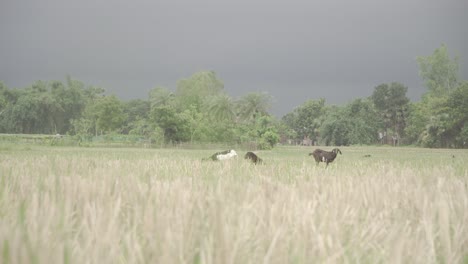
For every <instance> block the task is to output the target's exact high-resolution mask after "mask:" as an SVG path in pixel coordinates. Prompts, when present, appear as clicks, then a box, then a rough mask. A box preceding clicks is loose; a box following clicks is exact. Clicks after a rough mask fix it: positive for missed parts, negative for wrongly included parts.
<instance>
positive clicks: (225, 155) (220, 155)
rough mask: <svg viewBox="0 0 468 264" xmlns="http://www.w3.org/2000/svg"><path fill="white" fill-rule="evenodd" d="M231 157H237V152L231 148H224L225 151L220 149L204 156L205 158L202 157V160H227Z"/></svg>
mask: <svg viewBox="0 0 468 264" xmlns="http://www.w3.org/2000/svg"><path fill="white" fill-rule="evenodd" d="M233 157H237V152H236V151H235V150H233V149H231V150H225V151H221V152H216V153H215V154H213V155H211V156H210V157H209V158H206V159H203V160H210V159H211V160H214V161H218V160H228V159H231V158H233Z"/></svg>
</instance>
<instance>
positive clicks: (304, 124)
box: [0, 45, 468, 149]
mask: <svg viewBox="0 0 468 264" xmlns="http://www.w3.org/2000/svg"><path fill="white" fill-rule="evenodd" d="M447 54H448V51H447V47H446V46H445V45H442V47H440V48H438V49H436V50H435V51H434V53H433V54H432V55H430V56H427V57H418V63H419V65H420V75H421V77H422V78H423V79H424V81H425V83H426V86H427V87H428V92H427V93H425V94H424V95H423V97H422V99H421V101H420V102H416V103H411V102H409V99H408V98H407V96H406V93H407V90H408V88H407V87H406V86H404V85H403V84H400V83H397V82H393V83H388V84H386V83H384V84H380V85H378V86H376V87H375V89H374V91H373V93H372V95H371V96H370V97H368V98H360V99H356V100H354V101H352V102H350V103H348V104H345V105H342V106H330V105H326V103H325V100H324V99H310V100H307V101H305V102H304V103H303V104H301V105H299V106H298V107H297V108H295V109H294V110H293V111H292V112H290V113H287V114H286V115H284V116H283V117H282V118H281V121H280V122H278V121H277V120H276V119H275V117H273V116H272V115H271V114H270V113H269V110H270V107H271V105H272V101H273V99H272V97H271V96H270V95H269V94H267V93H261V92H251V93H247V94H245V95H243V96H240V97H239V98H238V99H234V98H232V97H231V96H229V95H228V94H227V93H226V92H225V91H224V84H223V82H222V81H221V80H220V79H218V77H217V76H216V73H215V72H213V71H201V72H197V73H195V74H193V75H192V76H189V77H188V78H186V79H181V80H180V81H178V82H177V87H176V90H175V92H173V91H171V90H169V89H167V88H164V87H156V88H154V89H152V90H150V92H149V94H148V98H146V99H136V100H129V101H122V100H120V99H119V98H117V97H116V96H114V95H107V94H105V91H104V89H102V88H100V87H96V86H88V85H85V84H84V83H83V82H81V81H78V80H74V79H72V78H71V77H70V76H67V77H66V80H65V82H61V81H47V82H46V81H37V82H34V83H33V84H32V85H30V86H28V87H26V88H24V89H9V88H8V87H6V85H5V84H4V83H3V82H1V81H0V133H25V134H47V135H55V134H62V135H63V134H69V135H74V136H76V137H77V138H81V139H86V138H92V136H94V137H97V136H100V137H105V136H106V135H109V134H111V135H116V134H119V135H129V136H131V137H133V138H140V139H142V140H144V141H145V142H148V141H150V142H153V143H156V144H157V145H162V144H171V143H183V142H190V143H197V142H201V143H204V142H206V143H228V144H241V145H243V146H248V147H249V148H256V149H271V148H273V147H274V146H275V145H276V144H277V143H278V142H280V140H281V141H282V143H283V142H287V141H288V142H296V143H297V142H301V141H302V140H304V139H308V140H310V141H312V142H313V143H314V144H315V143H321V144H326V145H355V144H374V143H376V140H377V135H378V132H381V131H382V130H383V131H385V132H387V131H388V132H394V133H397V134H398V135H399V136H400V137H404V139H405V141H404V142H406V143H409V144H419V145H421V146H426V147H456V148H466V147H468V146H467V144H466V142H467V140H468V128H467V127H468V125H467V120H468V117H467V116H468V111H467V109H468V103H467V102H468V98H467V97H468V85H467V83H466V82H463V81H460V80H459V78H458V76H457V71H458V59H457V58H455V59H453V60H451V59H450V58H449V56H448V55H447ZM112 137H114V136H112Z"/></svg>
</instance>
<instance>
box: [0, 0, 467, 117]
mask: <svg viewBox="0 0 468 264" xmlns="http://www.w3.org/2000/svg"><path fill="white" fill-rule="evenodd" d="M467 14H468V1H466V0H444V1H443V0H439V1H434V0H414V1H412V0H391V1H379V0H363V1H353V0H347V1H345V0H343V1H334V0H319V1H306V0H303V1H301V0H289V1H277V0H226V1H222V0H221V1H216V0H201V1H197V0H175V1H174V0H172V1H171V0H165V1H158V0H154V1H150V0H146V1H145V0H131V1H130V0H80V1H63V0H2V1H1V2H0V80H2V81H3V82H4V83H5V84H6V85H7V86H8V87H10V88H21V87H25V86H27V85H30V84H31V83H32V82H33V81H35V80H65V76H66V75H67V74H69V75H71V76H72V77H73V78H75V79H78V80H81V81H83V82H85V83H86V84H88V85H98V86H101V87H103V88H105V89H106V91H107V92H108V93H110V94H115V95H117V96H118V97H120V98H121V99H134V98H147V97H148V92H149V90H150V89H152V88H154V87H156V86H163V87H167V88H169V89H171V90H175V87H176V82H177V80H180V79H182V78H187V77H189V76H190V75H192V74H193V73H195V72H198V71H201V70H213V71H215V72H216V73H217V76H218V78H219V79H221V80H222V81H223V82H224V86H225V90H226V91H227V93H228V94H229V95H231V96H232V97H234V98H239V97H240V96H242V95H245V94H247V93H248V92H258V91H261V92H268V93H269V94H270V95H272V96H273V97H274V100H275V103H274V105H273V108H272V113H274V114H275V115H277V116H279V117H281V116H282V115H284V114H286V113H288V112H290V111H292V110H293V109H294V108H295V107H297V106H299V105H300V104H302V103H303V102H304V101H306V100H308V99H318V98H325V99H326V101H327V103H329V104H344V103H348V102H350V101H351V100H353V99H355V98H360V97H367V96H369V95H371V94H372V91H373V89H374V87H375V86H377V85H379V84H381V83H387V82H393V81H396V82H400V83H402V84H404V85H406V86H408V96H409V97H410V98H411V99H412V100H413V101H417V100H419V98H420V96H421V94H422V93H424V92H425V90H426V89H425V88H424V86H423V82H422V81H421V79H420V77H419V75H418V70H419V69H418V65H417V63H416V57H417V56H427V55H431V54H432V52H433V51H434V50H435V49H436V48H438V47H440V46H441V44H442V43H445V44H446V45H447V47H448V50H449V53H450V56H451V57H452V58H453V57H454V56H459V57H460V77H461V78H462V79H468V15H467Z"/></svg>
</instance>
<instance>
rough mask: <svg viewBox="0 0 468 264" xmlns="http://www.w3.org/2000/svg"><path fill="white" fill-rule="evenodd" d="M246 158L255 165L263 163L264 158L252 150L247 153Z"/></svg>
mask: <svg viewBox="0 0 468 264" xmlns="http://www.w3.org/2000/svg"><path fill="white" fill-rule="evenodd" d="M244 159H249V160H250V161H252V163H253V164H255V165H257V164H262V163H263V160H262V159H261V158H259V157H258V156H257V155H255V153H253V152H251V151H249V152H247V153H245V156H244Z"/></svg>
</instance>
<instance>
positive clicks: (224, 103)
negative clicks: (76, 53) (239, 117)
mask: <svg viewBox="0 0 468 264" xmlns="http://www.w3.org/2000/svg"><path fill="white" fill-rule="evenodd" d="M193 110H195V109H193ZM208 112H209V113H210V115H211V116H212V117H213V118H214V119H215V120H216V121H223V122H233V121H234V119H235V117H236V112H235V105H234V101H233V100H232V98H231V97H229V96H228V95H226V94H219V95H217V96H212V97H211V99H210V101H209V103H208Z"/></svg>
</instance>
